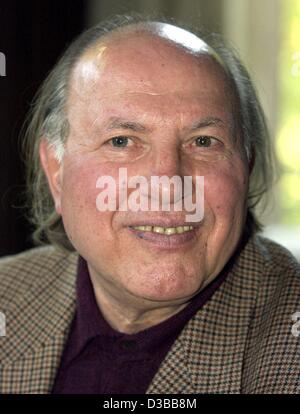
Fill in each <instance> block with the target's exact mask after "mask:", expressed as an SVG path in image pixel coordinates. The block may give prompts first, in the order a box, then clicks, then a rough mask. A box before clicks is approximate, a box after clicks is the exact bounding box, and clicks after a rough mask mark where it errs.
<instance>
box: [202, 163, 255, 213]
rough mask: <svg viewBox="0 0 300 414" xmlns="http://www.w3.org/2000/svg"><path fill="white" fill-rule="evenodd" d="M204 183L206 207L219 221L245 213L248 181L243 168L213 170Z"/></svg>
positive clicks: (206, 176)
mask: <svg viewBox="0 0 300 414" xmlns="http://www.w3.org/2000/svg"><path fill="white" fill-rule="evenodd" d="M204 182H205V184H204V199H205V205H206V207H207V208H208V209H209V210H210V211H211V212H212V213H213V214H214V216H215V217H216V218H217V219H218V218H222V217H233V216H234V215H235V214H240V215H242V214H243V213H244V210H245V202H246V195H247V189H248V179H247V176H246V172H245V170H244V169H243V168H239V169H234V168H229V167H227V168H217V169H213V170H211V171H208V173H207V174H206V175H205V177H204Z"/></svg>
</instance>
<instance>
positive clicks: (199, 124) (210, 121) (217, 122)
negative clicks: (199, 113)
mask: <svg viewBox="0 0 300 414" xmlns="http://www.w3.org/2000/svg"><path fill="white" fill-rule="evenodd" d="M208 126H225V122H224V121H223V120H222V119H221V118H217V117H214V116H208V117H206V118H203V119H200V120H199V121H196V122H194V123H193V124H192V126H191V128H190V130H191V131H196V130H197V129H200V128H205V127H208Z"/></svg>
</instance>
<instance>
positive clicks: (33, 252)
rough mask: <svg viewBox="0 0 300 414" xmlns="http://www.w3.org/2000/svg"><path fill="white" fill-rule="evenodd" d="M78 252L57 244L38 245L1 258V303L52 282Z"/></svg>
mask: <svg viewBox="0 0 300 414" xmlns="http://www.w3.org/2000/svg"><path fill="white" fill-rule="evenodd" d="M76 260H77V254H76V253H72V252H64V251H62V250H59V249H57V248H55V247H54V246H51V245H49V246H42V247H35V248H32V249H30V250H27V251H25V252H22V253H19V254H16V255H12V256H6V257H3V258H1V259H0V306H1V305H2V306H5V304H7V303H9V302H10V301H14V300H15V298H16V297H18V296H19V295H22V294H23V293H25V292H28V290H32V289H35V288H36V287H38V286H39V287H40V286H41V285H45V286H47V285H49V283H51V282H53V280H55V279H57V278H58V277H59V276H60V274H61V273H62V272H63V271H64V270H65V269H66V268H67V267H69V266H70V265H73V266H74V265H75V263H76Z"/></svg>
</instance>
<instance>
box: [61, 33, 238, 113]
mask: <svg viewBox="0 0 300 414" xmlns="http://www.w3.org/2000/svg"><path fill="white" fill-rule="evenodd" d="M231 103H232V91H231V89H230V86H229V82H228V79H227V77H226V74H225V72H224V70H223V68H222V67H221V66H220V65H219V64H218V63H217V62H216V61H215V60H214V59H213V58H212V57H211V56H210V55H209V54H208V53H206V52H205V53H200V54H195V53H191V51H189V50H187V49H184V48H182V47H180V46H178V45H176V44H174V43H172V42H170V41H168V40H166V39H163V38H160V37H158V36H155V35H153V34H151V33H149V34H148V33H143V34H140V35H139V36H137V35H135V36H134V35H131V36H124V37H119V38H117V39H116V38H113V39H110V40H107V41H102V42H101V43H98V44H95V45H94V46H93V47H91V48H90V49H89V50H88V51H87V52H85V53H84V55H83V56H82V57H81V59H80V60H79V62H78V63H77V65H76V66H75V68H74V71H73V73H72V77H71V82H70V93H69V105H70V106H71V107H79V106H81V108H82V109H83V110H87V108H89V113H90V114H92V113H93V112H94V111H99V114H100V113H102V115H103V116H105V114H106V113H107V115H112V114H111V112H112V111H114V112H115V111H122V112H124V111H125V112H126V111H130V110H132V111H139V110H140V111H141V112H142V113H144V112H145V111H147V112H149V113H150V112H155V110H159V111H160V114H162V111H164V110H165V111H166V112H172V108H173V109H174V111H178V110H180V111H187V112H189V113H192V112H193V110H194V109H195V110H197V109H196V108H197V106H198V107H199V105H202V106H205V107H206V108H207V109H209V108H212V109H213V108H214V109H215V110H222V111H223V112H224V108H227V109H228V112H231V111H232V108H231ZM174 111H173V112H174ZM115 115H117V114H115Z"/></svg>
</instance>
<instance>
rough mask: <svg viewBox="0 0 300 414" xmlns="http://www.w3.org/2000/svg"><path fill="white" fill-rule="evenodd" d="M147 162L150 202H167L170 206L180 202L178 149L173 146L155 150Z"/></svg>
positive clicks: (180, 164)
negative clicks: (165, 178)
mask: <svg viewBox="0 0 300 414" xmlns="http://www.w3.org/2000/svg"><path fill="white" fill-rule="evenodd" d="M149 161H150V163H149V169H148V182H149V183H151V191H150V193H149V196H150V199H151V200H152V202H154V203H155V202H156V201H157V200H158V199H160V200H169V202H170V203H171V204H176V203H178V202H180V201H181V200H182V197H183V187H182V185H183V159H182V154H181V153H180V149H179V148H177V147H176V146H175V145H169V146H165V147H164V148H162V147H160V148H157V149H156V150H155V151H153V154H152V156H151V160H149ZM158 177H159V178H158ZM163 177H167V178H168V179H169V180H164V179H163Z"/></svg>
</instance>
